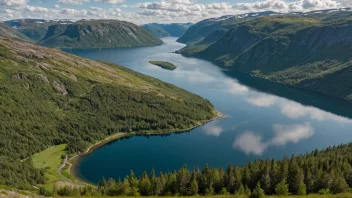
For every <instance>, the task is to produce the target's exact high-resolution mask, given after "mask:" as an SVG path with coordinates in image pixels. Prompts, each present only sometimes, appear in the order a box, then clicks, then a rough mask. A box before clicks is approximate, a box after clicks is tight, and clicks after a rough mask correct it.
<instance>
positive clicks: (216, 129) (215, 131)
mask: <svg viewBox="0 0 352 198" xmlns="http://www.w3.org/2000/svg"><path fill="white" fill-rule="evenodd" d="M202 129H203V130H204V132H205V134H207V135H212V136H216V137H218V136H220V134H221V133H222V132H223V131H224V129H223V128H222V127H221V126H217V125H215V124H213V123H209V124H206V125H204V127H203V128H202Z"/></svg>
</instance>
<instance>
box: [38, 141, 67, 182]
mask: <svg viewBox="0 0 352 198" xmlns="http://www.w3.org/2000/svg"><path fill="white" fill-rule="evenodd" d="M65 148H66V144H60V145H57V146H52V147H50V148H48V149H46V150H44V151H42V152H40V153H37V154H35V155H33V156H32V160H33V165H34V167H35V168H38V169H46V174H45V176H46V178H47V179H48V181H47V183H46V184H45V186H46V187H50V188H51V187H52V186H53V184H54V183H55V182H57V181H61V180H62V178H61V177H60V175H59V174H58V173H57V169H58V168H59V166H60V164H61V163H62V158H61V156H62V155H66V152H65ZM63 172H64V171H63Z"/></svg>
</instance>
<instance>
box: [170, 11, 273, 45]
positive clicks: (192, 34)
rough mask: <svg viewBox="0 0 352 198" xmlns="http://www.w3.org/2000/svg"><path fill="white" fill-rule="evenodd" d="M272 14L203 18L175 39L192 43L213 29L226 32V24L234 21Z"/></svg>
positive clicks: (204, 36) (260, 13)
mask: <svg viewBox="0 0 352 198" xmlns="http://www.w3.org/2000/svg"><path fill="white" fill-rule="evenodd" d="M274 14H277V13H275V12H270V11H268V12H258V13H249V14H239V15H226V16H222V17H218V18H210V19H205V20H203V21H200V22H198V23H196V24H194V25H192V26H191V27H189V28H188V29H187V31H186V32H185V34H184V35H182V36H181V37H180V38H179V39H178V40H177V41H178V42H180V43H184V44H194V43H197V42H199V41H201V40H202V39H204V38H206V37H207V36H208V35H210V34H211V33H213V32H214V31H218V33H222V32H226V31H227V30H228V29H229V28H231V27H228V26H230V25H232V24H234V23H238V22H240V21H245V20H248V19H252V18H257V17H261V16H269V15H274ZM209 38H211V37H209ZM209 38H208V40H209Z"/></svg>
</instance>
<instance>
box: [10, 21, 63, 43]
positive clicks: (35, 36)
mask: <svg viewBox="0 0 352 198" xmlns="http://www.w3.org/2000/svg"><path fill="white" fill-rule="evenodd" d="M60 22H65V23H67V21H47V20H43V19H18V20H10V21H5V22H4V23H6V24H7V25H9V26H11V27H13V28H15V29H16V30H17V31H18V32H21V33H22V34H24V35H26V36H27V37H29V38H30V39H32V40H33V41H39V40H41V39H43V38H44V36H45V35H46V32H47V31H48V27H49V26H50V25H54V24H57V23H60Z"/></svg>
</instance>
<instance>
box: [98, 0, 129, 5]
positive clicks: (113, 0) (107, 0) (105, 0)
mask: <svg viewBox="0 0 352 198" xmlns="http://www.w3.org/2000/svg"><path fill="white" fill-rule="evenodd" d="M94 1H95V2H102V3H110V4H120V3H123V2H125V0H94Z"/></svg>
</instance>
